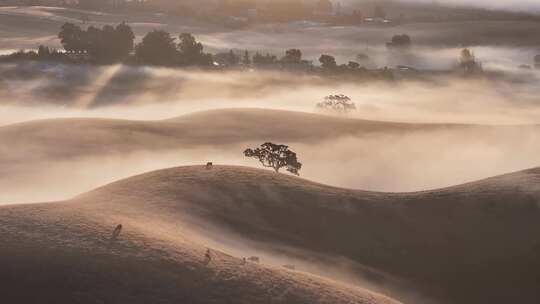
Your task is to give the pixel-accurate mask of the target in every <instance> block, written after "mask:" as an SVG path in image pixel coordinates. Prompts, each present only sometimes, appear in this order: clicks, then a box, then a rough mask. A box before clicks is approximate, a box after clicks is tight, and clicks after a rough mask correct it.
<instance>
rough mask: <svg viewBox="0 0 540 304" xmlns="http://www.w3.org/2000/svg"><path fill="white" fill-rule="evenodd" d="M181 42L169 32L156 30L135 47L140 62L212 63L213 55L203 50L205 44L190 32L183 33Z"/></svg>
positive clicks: (172, 64) (202, 64) (164, 64)
mask: <svg viewBox="0 0 540 304" xmlns="http://www.w3.org/2000/svg"><path fill="white" fill-rule="evenodd" d="M178 40H179V42H178V43H176V39H175V38H174V37H172V36H171V35H170V34H169V33H168V32H165V31H162V30H154V31H152V32H150V33H148V34H146V35H145V36H144V37H143V39H142V42H141V43H139V44H138V45H137V46H136V47H135V57H136V58H137V60H138V62H140V63H145V64H151V65H163V66H174V65H184V66H188V65H199V66H204V65H211V64H212V62H213V60H212V55H211V54H207V53H204V52H203V45H202V44H201V43H200V42H197V40H195V37H193V35H191V34H189V33H182V34H180V36H179V37H178Z"/></svg>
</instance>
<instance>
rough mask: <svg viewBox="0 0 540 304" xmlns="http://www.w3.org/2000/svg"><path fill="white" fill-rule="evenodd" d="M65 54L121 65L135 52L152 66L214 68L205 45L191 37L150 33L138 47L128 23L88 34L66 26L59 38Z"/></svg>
mask: <svg viewBox="0 0 540 304" xmlns="http://www.w3.org/2000/svg"><path fill="white" fill-rule="evenodd" d="M58 37H59V38H60V42H61V43H62V45H63V47H64V50H65V51H66V52H67V53H68V54H74V55H79V56H83V55H84V56H88V58H89V59H90V60H92V61H95V62H99V63H112V62H120V61H123V60H125V59H126V58H128V57H129V56H130V55H131V53H132V52H133V51H135V60H136V61H137V62H140V63H142V64H150V65H163V66H175V65H210V64H212V62H213V61H212V55H210V54H206V53H204V52H203V45H202V44H201V43H200V42H197V41H196V39H195V37H193V35H191V34H189V33H182V34H180V36H179V37H178V43H177V42H176V38H174V37H172V36H171V35H170V34H169V33H168V32H166V31H162V30H154V31H152V32H149V33H147V34H146V35H145V36H144V37H143V39H142V41H141V42H140V43H139V44H137V45H136V46H135V45H134V40H135V35H134V34H133V31H132V29H131V27H130V26H129V25H127V24H126V23H121V24H118V25H117V26H116V27H113V26H111V25H105V26H103V27H102V28H97V27H94V26H90V27H88V28H87V29H86V30H85V29H81V28H80V27H79V26H77V25H74V24H72V23H65V24H64V25H63V26H62V28H61V31H60V33H59V34H58Z"/></svg>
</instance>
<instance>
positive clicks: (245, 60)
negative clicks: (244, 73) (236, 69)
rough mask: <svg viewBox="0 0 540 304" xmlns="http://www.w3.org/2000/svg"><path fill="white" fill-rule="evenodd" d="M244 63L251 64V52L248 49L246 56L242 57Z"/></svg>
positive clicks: (245, 52)
mask: <svg viewBox="0 0 540 304" xmlns="http://www.w3.org/2000/svg"><path fill="white" fill-rule="evenodd" d="M242 64H243V65H246V66H247V65H250V64H251V58H250V57H249V52H248V51H247V50H245V51H244V57H243V58H242Z"/></svg>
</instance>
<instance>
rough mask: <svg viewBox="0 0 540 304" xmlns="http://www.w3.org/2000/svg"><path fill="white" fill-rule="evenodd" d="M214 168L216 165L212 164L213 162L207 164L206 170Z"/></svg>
mask: <svg viewBox="0 0 540 304" xmlns="http://www.w3.org/2000/svg"><path fill="white" fill-rule="evenodd" d="M213 166H214V164H212V162H207V163H206V170H210V169H212V167H213Z"/></svg>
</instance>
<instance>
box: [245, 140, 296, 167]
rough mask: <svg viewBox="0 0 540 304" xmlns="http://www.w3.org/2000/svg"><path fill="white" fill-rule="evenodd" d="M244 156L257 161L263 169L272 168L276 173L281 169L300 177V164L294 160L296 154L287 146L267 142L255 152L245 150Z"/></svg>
mask: <svg viewBox="0 0 540 304" xmlns="http://www.w3.org/2000/svg"><path fill="white" fill-rule="evenodd" d="M244 155H245V156H246V157H253V158H256V159H258V160H259V162H260V163H261V164H262V165H263V166H264V167H266V168H273V169H274V171H276V172H279V169H281V168H287V171H289V172H291V173H292V174H295V175H300V174H299V173H298V171H300V169H301V168H302V164H301V163H299V162H298V160H297V159H296V153H294V152H293V151H291V150H289V147H288V146H285V145H277V144H274V143H271V142H267V143H264V144H262V145H261V146H260V147H259V148H256V149H255V150H253V149H247V150H245V151H244Z"/></svg>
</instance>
